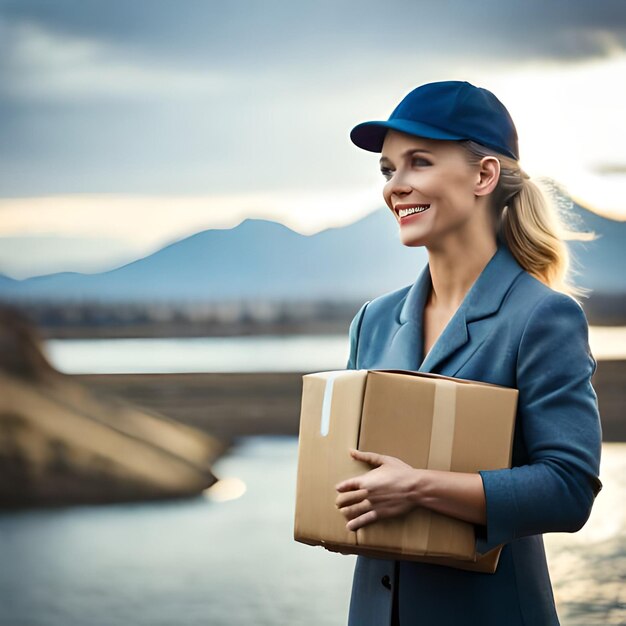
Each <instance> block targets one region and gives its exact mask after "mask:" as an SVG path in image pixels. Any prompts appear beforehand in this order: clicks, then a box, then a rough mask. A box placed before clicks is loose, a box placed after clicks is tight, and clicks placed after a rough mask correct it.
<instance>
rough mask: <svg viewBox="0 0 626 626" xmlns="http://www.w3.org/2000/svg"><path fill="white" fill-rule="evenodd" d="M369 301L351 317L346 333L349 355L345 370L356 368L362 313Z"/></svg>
mask: <svg viewBox="0 0 626 626" xmlns="http://www.w3.org/2000/svg"><path fill="white" fill-rule="evenodd" d="M369 303H370V301H369V300H368V301H367V302H366V303H365V304H363V305H361V308H360V309H359V310H358V312H357V314H356V315H355V316H354V318H353V319H352V322H350V330H349V331H348V335H349V337H350V356H349V357H348V363H347V364H346V369H347V370H355V369H357V356H358V346H359V335H360V333H361V324H362V322H363V315H364V314H365V309H366V308H367V305H368V304H369Z"/></svg>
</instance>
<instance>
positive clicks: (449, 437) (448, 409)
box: [402, 380, 457, 551]
mask: <svg viewBox="0 0 626 626" xmlns="http://www.w3.org/2000/svg"><path fill="white" fill-rule="evenodd" d="M456 385H457V383H454V382H452V381H451V380H437V381H436V383H435V398H434V406H433V422H432V423H433V425H432V430H431V431H430V452H429V454H428V463H427V465H426V468H427V469H434V470H445V471H449V470H450V467H451V465H452V445H453V443H454V428H455V423H456V389H457V387H456ZM424 512H425V513H427V514H428V522H426V523H424V524H422V526H421V527H420V532H419V535H417V536H416V535H415V530H414V529H412V528H411V527H409V526H406V529H405V532H404V537H403V539H402V542H403V544H404V545H408V544H411V543H412V544H413V545H418V546H421V547H422V548H423V550H424V551H426V549H427V548H428V542H429V541H430V524H431V521H432V511H430V510H429V509H426V510H425V511H424Z"/></svg>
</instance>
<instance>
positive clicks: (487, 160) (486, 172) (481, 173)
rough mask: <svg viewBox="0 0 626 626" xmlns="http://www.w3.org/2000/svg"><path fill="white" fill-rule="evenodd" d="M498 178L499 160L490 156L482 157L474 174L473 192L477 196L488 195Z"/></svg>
mask: <svg viewBox="0 0 626 626" xmlns="http://www.w3.org/2000/svg"><path fill="white" fill-rule="evenodd" d="M499 179H500V161H499V160H498V159H497V158H496V157H492V156H487V157H483V158H482V159H481V160H480V166H479V169H478V173H477V175H476V185H475V186H474V193H475V194H476V195H477V196H487V195H489V194H490V193H491V192H492V191H493V190H494V189H495V188H496V186H497V184H498V180H499Z"/></svg>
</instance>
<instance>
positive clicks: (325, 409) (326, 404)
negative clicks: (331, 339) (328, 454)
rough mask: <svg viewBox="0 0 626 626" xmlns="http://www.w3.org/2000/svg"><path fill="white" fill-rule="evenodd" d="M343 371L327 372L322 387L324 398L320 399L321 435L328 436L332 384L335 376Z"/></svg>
mask: <svg viewBox="0 0 626 626" xmlns="http://www.w3.org/2000/svg"><path fill="white" fill-rule="evenodd" d="M344 373H345V371H344V370H338V371H336V372H329V373H328V378H327V379H326V386H325V387H324V399H323V400H322V420H321V422H320V433H321V434H322V437H326V436H328V431H329V430H330V408H331V405H332V402H333V385H334V384H335V378H337V377H338V376H341V375H342V374H344Z"/></svg>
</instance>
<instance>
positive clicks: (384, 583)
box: [380, 574, 391, 589]
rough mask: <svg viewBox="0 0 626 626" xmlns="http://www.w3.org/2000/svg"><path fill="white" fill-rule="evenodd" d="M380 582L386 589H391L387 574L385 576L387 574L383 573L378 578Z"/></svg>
mask: <svg viewBox="0 0 626 626" xmlns="http://www.w3.org/2000/svg"><path fill="white" fill-rule="evenodd" d="M380 582H381V583H382V585H383V587H386V588H387V589H391V578H389V576H387V574H385V575H384V576H383V577H382V578H381V579H380Z"/></svg>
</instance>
